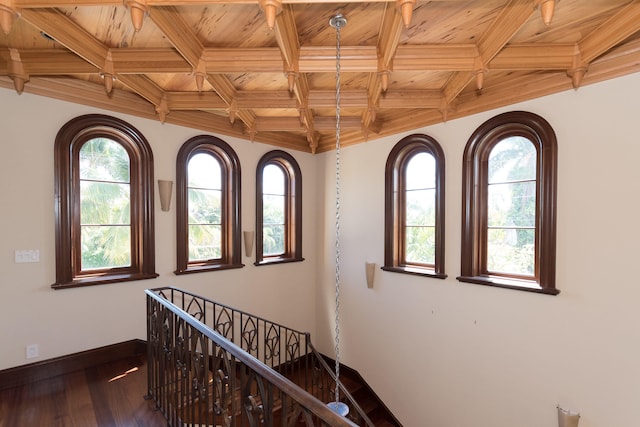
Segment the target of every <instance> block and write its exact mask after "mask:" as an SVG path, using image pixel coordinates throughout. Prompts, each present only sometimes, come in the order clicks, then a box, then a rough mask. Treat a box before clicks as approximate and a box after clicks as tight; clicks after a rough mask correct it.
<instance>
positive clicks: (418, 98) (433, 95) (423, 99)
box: [379, 90, 442, 109]
mask: <svg viewBox="0 0 640 427" xmlns="http://www.w3.org/2000/svg"><path fill="white" fill-rule="evenodd" d="M441 102H442V93H441V92H440V91H439V90H404V91H391V90H390V91H387V92H385V94H384V95H382V97H380V101H379V103H380V109H388V108H389V109H390V108H436V109H437V108H440V104H441Z"/></svg>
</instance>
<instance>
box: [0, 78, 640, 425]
mask: <svg viewBox="0 0 640 427" xmlns="http://www.w3.org/2000/svg"><path fill="white" fill-rule="evenodd" d="M639 89H640V74H636V75H632V76H627V77H624V78H620V79H617V80H614V81H611V82H606V83H601V84H598V85H593V86H587V87H583V88H581V89H580V90H578V91H570V92H566V93H562V94H558V95H554V96H550V97H546V98H542V99H538V100H534V101H531V102H527V103H523V104H520V105H517V106H514V107H512V108H509V109H500V110H496V111H492V112H489V113H484V114H479V115H475V116H472V117H468V118H464V119H460V120H455V121H451V122H448V123H446V124H442V125H437V126H432V127H429V128H425V129H419V130H416V131H415V132H424V133H427V134H429V135H431V136H433V137H434V138H436V139H437V140H438V141H439V142H440V144H441V145H442V147H443V149H444V151H445V156H446V161H447V171H446V272H447V274H448V275H449V278H447V279H446V280H436V279H428V278H422V277H413V276H408V275H402V274H394V273H388V272H383V271H381V270H379V269H377V270H376V273H375V274H376V276H375V284H374V288H373V289H367V287H366V283H365V273H364V263H365V261H373V262H376V263H377V264H378V265H381V264H382V262H383V241H384V236H383V228H384V225H383V218H384V212H383V209H384V165H385V161H386V157H387V155H388V153H389V151H390V150H391V148H392V147H393V145H394V144H395V143H396V142H397V141H398V140H400V139H401V138H402V137H403V136H405V135H406V134H408V133H406V134H402V135H398V136H396V137H393V138H383V139H379V140H375V141H370V142H367V143H364V144H360V145H357V146H353V147H347V148H344V149H343V150H342V158H341V161H342V167H341V169H342V174H341V181H342V182H341V184H342V185H341V195H342V209H341V212H342V220H341V236H342V237H341V242H342V244H341V249H342V262H341V274H342V298H341V318H342V319H341V352H342V354H341V357H342V361H343V362H345V363H346V364H347V365H349V366H351V367H353V368H355V369H357V370H358V371H359V372H360V373H361V374H362V375H363V376H364V377H365V378H366V379H367V381H368V382H369V383H370V384H371V385H372V387H373V388H374V389H375V390H376V392H377V393H378V394H379V395H380V396H381V397H382V398H383V400H384V401H385V403H386V404H387V405H388V406H389V407H390V408H391V410H392V411H393V412H394V413H395V414H396V416H398V418H399V419H400V421H401V422H402V423H403V424H404V425H405V426H407V427H419V426H424V425H429V426H434V427H515V426H517V427H554V426H556V425H557V422H556V420H555V417H556V415H555V414H556V413H555V406H556V405H557V404H560V405H562V406H565V407H567V408H569V409H572V410H576V411H580V412H581V413H582V420H581V422H580V427H630V426H638V425H640V415H637V414H636V413H635V411H636V408H637V400H638V396H640V363H639V362H640V327H639V325H640V309H639V307H638V306H639V303H638V301H640V286H639V285H638V283H637V282H638V281H637V279H636V278H635V275H636V274H635V273H636V272H635V271H634V270H633V268H634V267H635V266H636V265H637V259H638V254H639V252H640V251H639V250H638V248H637V245H638V242H640V231H639V230H638V227H637V226H636V223H637V218H638V210H639V208H640V201H638V193H639V191H638V188H639V183H640V167H638V162H639V161H638V159H640V142H639V138H638V136H637V135H638V132H637V129H636V127H637V122H638V118H637V116H638V112H639V111H640V100H638V98H637V97H635V98H634V97H633V96H632V94H633V93H636V92H638V90H639ZM511 109H524V110H528V111H532V112H534V113H537V114H540V115H542V116H543V117H545V118H546V119H547V120H548V121H549V122H550V123H551V125H552V126H553V127H554V129H555V130H556V133H557V136H558V145H559V168H558V171H559V179H558V251H557V267H558V272H557V286H558V288H559V289H560V290H561V294H560V295H558V296H548V295H538V294H533V293H527V292H519V291H512V290H504V289H498V288H491V287H485V286H479V285H472V284H465V283H459V282H457V281H456V280H455V277H456V275H457V274H459V265H460V261H459V256H460V255H459V254H460V206H461V197H462V196H461V180H460V175H461V163H462V160H461V159H462V151H463V149H464V145H465V144H466V141H467V138H468V137H469V135H470V134H471V133H472V132H473V130H475V128H476V127H477V126H479V125H480V124H481V123H482V122H484V121H485V120H486V119H488V118H490V117H492V116H493V115H495V114H498V113H500V112H503V111H507V110H511ZM97 111H98V110H95V109H91V108H87V107H82V106H75V105H72V104H68V103H64V102H59V101H55V100H50V99H46V98H40V97H35V96H32V95H29V94H26V93H24V94H22V95H20V96H18V95H16V94H15V92H13V91H10V90H5V89H0V129H2V131H1V135H2V137H1V138H0V146H1V147H2V153H3V156H1V158H0V195H1V196H2V200H3V202H2V210H1V211H0V212H1V213H0V224H1V225H0V227H1V229H0V233H1V234H0V235H1V236H2V237H1V238H0V300H1V301H2V302H1V303H0V307H1V310H0V341H1V342H2V350H1V351H0V369H5V368H9V367H13V366H18V365H21V364H24V363H27V362H31V361H32V360H29V361H27V360H25V356H24V351H25V346H26V345H27V344H31V343H37V344H39V346H40V355H41V357H40V358H39V359H34V361H38V360H42V359H47V358H51V357H55V356H60V355H63V354H68V353H72V352H76V351H81V350H85V349H90V348H95V347H99V346H102V345H108V344H112V343H117V342H121V341H125V340H129V339H134V338H144V337H145V330H144V294H143V290H144V289H145V288H148V287H158V286H163V285H176V286H179V287H183V288H186V289H190V290H194V291H196V292H199V293H201V294H204V295H206V296H209V297H211V298H214V299H217V300H219V301H222V302H225V303H228V304H231V305H234V306H238V307H240V308H243V309H246V310H249V311H253V312H256V313H258V314H261V315H264V316H266V317H268V318H271V319H273V320H277V321H281V322H283V323H286V324H289V325H291V326H294V327H296V328H298V329H301V330H309V331H311V332H312V333H313V334H314V342H315V343H316V344H317V345H318V347H319V348H320V349H321V350H322V351H323V352H324V353H326V354H329V355H332V354H333V341H332V340H333V338H332V334H333V301H334V296H333V291H334V282H333V277H334V264H333V260H334V255H333V251H334V217H335V210H334V208H335V206H334V202H333V197H334V190H335V187H334V177H333V174H334V167H333V161H334V154H335V153H333V152H332V153H326V154H321V155H317V156H311V155H308V154H304V153H298V152H293V153H292V154H293V155H294V156H295V157H296V159H297V160H298V162H299V163H300V166H301V168H302V173H303V176H304V190H303V191H304V239H303V241H304V256H305V257H306V261H305V262H303V263H296V264H286V265H281V266H268V267H254V266H253V265H252V262H253V259H252V258H251V259H250V258H244V262H245V264H246V265H247V266H246V267H245V268H243V269H241V270H230V271H224V272H215V273H203V274H193V275H185V276H175V275H173V273H172V271H173V270H174V268H175V249H174V242H175V237H174V236H175V204H174V203H172V209H171V211H170V212H168V213H166V212H161V211H160V206H159V202H158V200H156V263H157V272H158V273H159V274H160V277H159V278H157V279H154V280H147V281H141V282H129V283H122V284H114V285H104V286H93V287H88V288H84V289H65V290H59V291H53V290H52V289H51V288H50V284H51V283H53V281H54V279H55V270H54V231H53V230H54V228H53V223H54V217H53V141H54V137H55V134H56V133H57V131H58V129H59V128H60V127H61V126H62V125H63V124H64V123H66V122H67V121H68V120H69V119H71V118H73V117H75V116H78V115H81V114H86V113H89V112H97ZM107 114H112V113H107ZM113 115H114V116H117V117H121V118H123V119H125V120H127V121H129V122H130V123H131V124H133V125H134V126H136V127H137V128H138V129H139V130H140V131H141V132H143V133H144V134H145V136H146V137H147V139H148V140H149V142H150V144H151V146H152V148H153V151H154V156H155V175H156V178H162V179H167V178H168V179H174V178H175V176H174V175H175V155H176V153H177V151H178V148H179V146H180V145H181V143H182V142H184V141H186V140H187V139H188V138H190V137H191V136H194V135H197V134H199V133H201V132H199V131H195V130H191V129H184V128H180V127H176V126H171V125H161V124H159V123H157V122H154V121H149V120H143V119H138V118H135V117H129V116H124V115H120V114H113ZM411 133H413V132H411ZM222 139H224V140H225V141H227V142H229V143H230V144H231V145H232V146H233V148H234V149H235V150H236V152H237V153H238V155H239V157H240V160H241V163H242V203H243V208H242V218H243V229H245V230H247V229H253V228H254V218H253V216H254V214H253V211H254V195H253V194H254V186H255V185H254V178H255V177H254V174H255V172H254V171H255V165H256V163H257V161H258V159H259V157H260V156H261V155H262V154H263V153H264V152H266V151H268V150H270V149H272V148H273V147H269V146H266V145H262V144H258V143H250V142H247V141H242V140H238V139H233V138H226V137H222ZM174 202H175V201H174ZM316 211H317V212H318V213H317V214H316ZM316 236H317V237H318V238H317V239H316ZM16 249H39V250H40V257H41V261H40V262H39V263H36V264H15V263H14V261H13V259H14V251H15V250H16ZM284 278H287V280H283V279H284ZM289 278H290V279H289ZM96 301H97V303H96ZM291 301H294V302H295V303H293V304H292V303H291ZM314 313H315V315H314ZM316 329H317V331H316Z"/></svg>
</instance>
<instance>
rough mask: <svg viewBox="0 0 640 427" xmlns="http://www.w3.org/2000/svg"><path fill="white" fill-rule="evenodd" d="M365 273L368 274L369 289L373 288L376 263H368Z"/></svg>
mask: <svg viewBox="0 0 640 427" xmlns="http://www.w3.org/2000/svg"><path fill="white" fill-rule="evenodd" d="M364 266H365V273H366V274H367V288H373V273H374V271H376V263H375V262H366V263H365V264H364Z"/></svg>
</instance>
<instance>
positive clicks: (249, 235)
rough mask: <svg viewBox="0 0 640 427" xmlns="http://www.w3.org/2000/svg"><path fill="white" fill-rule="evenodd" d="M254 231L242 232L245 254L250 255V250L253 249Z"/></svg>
mask: <svg viewBox="0 0 640 427" xmlns="http://www.w3.org/2000/svg"><path fill="white" fill-rule="evenodd" d="M254 235H255V233H254V232H253V231H245V232H244V254H245V255H246V256H251V252H252V251H253V236H254Z"/></svg>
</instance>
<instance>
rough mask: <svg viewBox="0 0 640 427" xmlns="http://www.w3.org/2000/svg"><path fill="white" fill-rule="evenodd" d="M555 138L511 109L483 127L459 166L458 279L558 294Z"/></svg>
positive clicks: (542, 123)
mask: <svg viewBox="0 0 640 427" xmlns="http://www.w3.org/2000/svg"><path fill="white" fill-rule="evenodd" d="M556 170H557V143H556V136H555V133H554V132H553V129H552V128H551V126H550V125H549V123H547V121H546V120H544V119H543V118H542V117H540V116H537V115H535V114H533V113H528V112H523V111H515V112H509V113H504V114H501V115H499V116H496V117H494V118H492V119H490V120H488V121H487V122H485V123H484V124H482V125H481V126H480V127H479V128H478V129H477V130H476V131H475V132H474V133H473V135H472V136H471V138H470V139H469V141H468V142H467V146H466V148H465V151H464V163H463V203H464V205H463V209H462V212H463V216H462V261H461V276H460V277H458V280H460V281H463V282H471V283H479V284H484V285H491V286H500V287H506V288H512V289H521V290H527V291H534V292H541V293H547V294H554V295H555V294H557V293H558V292H559V291H558V290H557V289H556V287H555V252H556Z"/></svg>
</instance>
